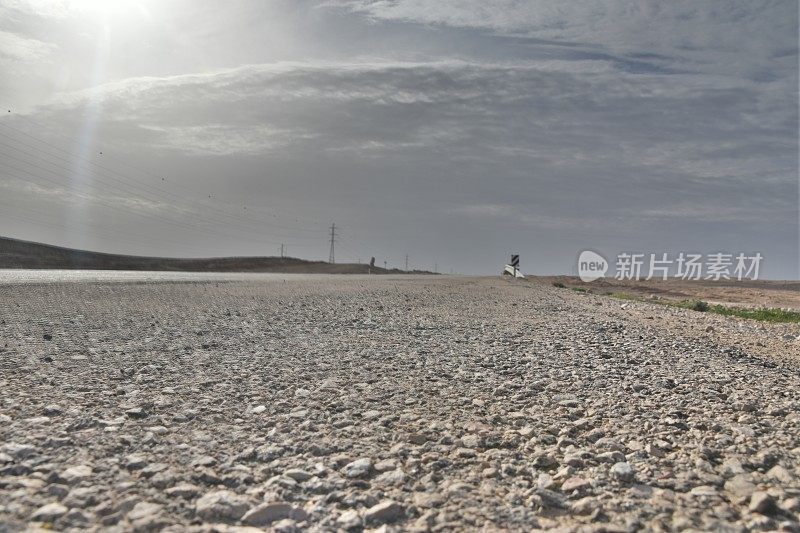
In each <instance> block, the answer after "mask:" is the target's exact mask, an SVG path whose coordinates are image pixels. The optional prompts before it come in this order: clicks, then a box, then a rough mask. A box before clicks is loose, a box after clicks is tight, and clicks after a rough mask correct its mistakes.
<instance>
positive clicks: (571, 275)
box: [0, 235, 800, 282]
mask: <svg viewBox="0 0 800 533" xmlns="http://www.w3.org/2000/svg"><path fill="white" fill-rule="evenodd" d="M3 239H8V240H14V241H19V242H24V243H29V244H36V245H43V246H48V247H53V248H60V249H64V250H69V251H76V252H87V253H98V254H106V255H115V256H125V257H131V258H146V259H170V260H172V259H177V260H180V259H188V260H194V259H207V260H220V259H291V260H299V261H306V262H314V263H327V261H326V260H325V259H323V258H318V259H317V258H307V257H300V256H292V255H285V256H283V257H282V256H280V255H256V254H249V255H247V254H246V255H235V256H234V255H228V256H215V255H205V256H203V255H198V256H181V255H147V254H145V255H136V254H134V255H132V254H124V253H118V252H111V251H105V250H100V249H84V248H71V247H68V246H63V245H59V244H53V243H47V242H40V241H31V240H28V239H21V238H17V237H12V236H8V235H0V243H1V242H2V240H3ZM0 255H2V251H0ZM375 263H376V266H378V267H380V268H381V269H383V267H381V266H380V265H379V264H378V261H377V260H376V261H375ZM335 264H340V265H367V264H369V259H367V260H366V261H361V262H358V261H355V262H349V261H336V263H335ZM504 264H505V263H504ZM504 264H503V265H500V266H499V267H498V268H497V271H496V272H488V271H487V272H474V273H465V272H457V271H454V272H450V271H449V269H448V270H447V271H442V270H441V269H440V271H439V272H435V273H437V274H441V275H463V276H494V275H501V271H502V268H503V266H504ZM403 266H404V265H397V266H392V265H391V264H389V265H388V266H387V269H388V270H399V271H401V272H414V271H416V272H431V273H434V271H433V270H432V269H426V268H420V267H412V266H411V265H409V269H408V270H407V271H406V270H405V269H404V268H403ZM3 268H4V267H2V266H0V270H2V269H3ZM520 270H521V272H523V273H525V275H527V276H534V277H538V276H540V277H567V278H576V279H577V278H578V276H577V275H576V274H574V273H571V272H535V271H528V270H525V269H520ZM600 279H614V278H613V276H607V277H604V278H600ZM667 280H668V281H669V280H680V281H688V282H691V281H695V280H691V279H688V280H687V279H682V278H680V277H678V276H674V275H670V276H668V278H667ZM636 281H644V277H642V278H638V279H637V280H636ZM655 281H660V280H658V279H656V280H655ZM696 281H701V282H702V281H709V280H705V279H700V280H696ZM723 281H736V280H735V279H730V280H723ZM742 281H751V280H749V279H745V280H742ZM753 281H755V280H753ZM758 281H790V282H791V281H800V278H768V277H763V276H759V277H758Z"/></svg>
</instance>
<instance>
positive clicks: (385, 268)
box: [383, 261, 387, 270]
mask: <svg viewBox="0 0 800 533" xmlns="http://www.w3.org/2000/svg"><path fill="white" fill-rule="evenodd" d="M383 269H384V270H387V267H386V261H384V262H383Z"/></svg>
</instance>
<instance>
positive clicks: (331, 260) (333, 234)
mask: <svg viewBox="0 0 800 533" xmlns="http://www.w3.org/2000/svg"><path fill="white" fill-rule="evenodd" d="M335 242H336V223H335V222H334V223H333V224H331V253H330V255H329V256H328V263H335V261H334V258H333V243H335Z"/></svg>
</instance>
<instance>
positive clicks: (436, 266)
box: [433, 263, 439, 274]
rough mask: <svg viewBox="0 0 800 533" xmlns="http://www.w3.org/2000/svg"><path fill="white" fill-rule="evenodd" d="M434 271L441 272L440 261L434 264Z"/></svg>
mask: <svg viewBox="0 0 800 533" xmlns="http://www.w3.org/2000/svg"><path fill="white" fill-rule="evenodd" d="M433 273H434V274H438V273H439V263H434V264H433Z"/></svg>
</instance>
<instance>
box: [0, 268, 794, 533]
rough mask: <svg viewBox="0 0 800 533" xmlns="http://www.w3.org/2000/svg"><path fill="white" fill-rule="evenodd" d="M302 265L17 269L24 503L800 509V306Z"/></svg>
mask: <svg viewBox="0 0 800 533" xmlns="http://www.w3.org/2000/svg"><path fill="white" fill-rule="evenodd" d="M154 277H156V278H157V277H158V276H157V275H154ZM285 279H286V281H285V282H284V277H283V276H280V275H262V274H253V275H249V274H248V275H242V276H241V278H240V279H238V280H236V281H230V282H227V283H218V282H217V281H216V280H211V281H209V279H206V278H203V275H200V274H198V275H197V279H195V280H194V281H190V282H187V283H163V282H148V283H131V282H127V281H125V282H101V283H71V282H57V283H51V284H13V283H12V284H11V285H4V286H3V290H2V291H0V309H3V310H4V311H7V312H6V313H5V314H4V315H3V320H4V324H3V328H1V331H0V335H1V336H2V339H0V347H2V349H3V350H4V351H3V357H5V358H6V359H7V360H8V361H10V362H12V363H13V364H9V365H6V367H5V368H4V371H3V372H2V373H0V390H2V391H3V394H2V395H1V396H2V398H0V399H1V400H2V404H1V405H0V410H2V413H0V423H2V428H1V430H2V435H0V524H3V526H6V525H8V527H7V528H8V529H9V530H11V531H25V530H36V528H37V527H39V525H40V523H41V522H49V524H47V525H46V526H45V527H51V528H52V529H57V530H74V531H81V530H87V531H158V530H165V531H187V532H190V533H210V532H211V531H219V532H248V531H256V530H261V529H268V530H269V529H271V530H280V531H299V530H303V531H305V530H310V531H331V530H344V531H360V530H362V529H364V528H377V529H378V530H381V529H382V530H383V531H394V530H397V531H407V530H416V531H479V530H485V531H497V530H508V531H530V530H551V529H552V530H561V531H595V530H599V529H604V528H605V529H608V530H612V531H639V530H641V531H672V530H691V531H750V530H781V529H783V530H786V531H793V530H795V529H797V525H796V524H797V516H798V513H800V493H798V492H797V487H796V485H797V484H796V478H797V474H798V472H800V455H798V453H797V452H798V444H797V443H798V442H800V414H799V413H798V410H797V405H800V373H799V372H798V364H800V361H797V360H794V359H792V358H791V357H793V355H792V354H795V353H797V348H798V347H799V346H800V344H798V343H797V339H798V338H800V337H798V335H800V326H798V325H796V324H770V323H762V322H755V321H749V320H742V319H738V318H729V317H724V316H716V315H710V314H708V313H696V312H692V311H689V310H684V309H678V308H673V307H667V306H662V305H658V304H652V303H644V302H628V304H627V307H626V308H625V309H621V308H620V304H619V302H618V301H615V300H613V299H610V298H607V297H604V296H600V295H597V294H589V293H584V294H580V293H576V292H574V291H564V290H562V289H557V288H555V287H552V286H550V285H549V284H543V283H540V282H539V281H537V280H536V279H533V280H528V281H524V280H516V281H512V280H507V279H496V278H471V277H449V276H353V277H336V276H333V277H331V276H324V277H315V276H308V277H303V276H297V277H291V278H288V277H287V278H285ZM514 304H515V305H514ZM43 323H45V324H52V328H53V330H54V331H56V332H57V337H56V338H57V341H58V342H50V343H44V342H42V341H41V334H42V330H41V327H42V326H41V324H43ZM709 325H713V328H714V331H713V332H711V333H708V332H706V331H705V330H706V328H707V327H708V326H709ZM784 335H789V336H791V338H792V339H793V340H792V341H782V340H781V339H783V336H784ZM776 339H777V340H776ZM781 342H783V343H784V344H780V343H781ZM759 343H761V344H762V345H763V346H759ZM776 343H778V344H780V346H778V345H777V344H776ZM766 346H772V347H775V346H778V347H777V348H776V349H775V350H774V352H775V353H774V354H770V353H768V352H769V350H767V349H766V348H764V347H766ZM254 409H257V410H254ZM54 502H58V503H54ZM43 506H44V507H43ZM42 509H49V511H42ZM37 513H39V514H37ZM245 516H246V517H247V518H246V519H245V518H244V517H245ZM250 524H258V525H250ZM3 526H0V529H2V527H3Z"/></svg>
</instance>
